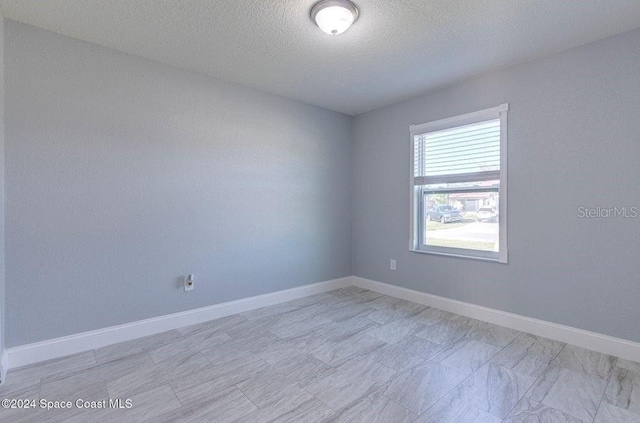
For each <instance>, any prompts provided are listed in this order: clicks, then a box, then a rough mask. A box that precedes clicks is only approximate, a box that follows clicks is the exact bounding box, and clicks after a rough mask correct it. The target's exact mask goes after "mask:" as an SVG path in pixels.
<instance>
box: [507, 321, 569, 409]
mask: <svg viewBox="0 0 640 423" xmlns="http://www.w3.org/2000/svg"><path fill="white" fill-rule="evenodd" d="M523 333H524V332H523ZM563 344H564V346H563V347H562V348H561V349H560V351H558V352H557V353H556V354H555V355H554V356H553V357H552V358H551V360H549V364H547V367H545V368H544V370H543V371H542V372H541V373H540V376H538V377H537V378H536V380H534V381H533V384H532V385H531V386H530V387H529V389H527V391H526V392H525V393H524V395H523V396H522V398H520V399H519V400H518V401H517V402H516V403H515V405H514V406H513V407H512V408H511V410H509V413H508V414H507V417H505V418H504V420H506V419H507V418H509V414H511V413H512V412H513V410H515V408H516V407H517V406H518V403H519V402H520V401H522V400H523V399H525V398H527V395H528V394H529V392H531V390H532V389H533V388H534V387H535V386H536V385H537V384H538V381H539V380H540V378H542V376H544V374H545V373H546V371H547V370H549V368H550V367H551V363H553V360H555V359H556V358H557V357H558V356H559V355H560V353H561V352H562V351H564V349H565V348H566V347H567V344H566V343H564V342H563ZM541 404H542V403H541ZM547 407H548V406H547ZM549 408H552V409H553V410H555V408H553V407H549ZM558 411H560V410H558Z"/></svg>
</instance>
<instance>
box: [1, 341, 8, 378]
mask: <svg viewBox="0 0 640 423" xmlns="http://www.w3.org/2000/svg"><path fill="white" fill-rule="evenodd" d="M7 370H9V354H8V353H7V350H4V349H3V350H2V352H0V385H1V384H3V383H4V382H5V380H6V377H7Z"/></svg>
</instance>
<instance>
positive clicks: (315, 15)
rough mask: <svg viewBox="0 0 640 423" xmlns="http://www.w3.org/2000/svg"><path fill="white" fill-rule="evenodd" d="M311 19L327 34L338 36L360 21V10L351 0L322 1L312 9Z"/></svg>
mask: <svg viewBox="0 0 640 423" xmlns="http://www.w3.org/2000/svg"><path fill="white" fill-rule="evenodd" d="M311 19H313V20H314V22H315V23H316V24H317V25H318V26H319V27H320V29H321V30H323V31H324V32H326V33H327V34H331V35H338V34H342V33H343V32H345V31H346V30H347V29H349V27H350V26H351V25H352V24H353V23H354V22H355V21H356V19H358V8H357V7H356V5H355V4H353V3H351V2H350V1H349V0H322V1H320V2H318V3H316V4H315V6H313V8H312V9H311Z"/></svg>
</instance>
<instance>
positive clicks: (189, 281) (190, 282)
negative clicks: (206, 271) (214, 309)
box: [184, 273, 195, 292]
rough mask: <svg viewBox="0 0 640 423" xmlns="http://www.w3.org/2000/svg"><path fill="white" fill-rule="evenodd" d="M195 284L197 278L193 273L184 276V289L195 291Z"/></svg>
mask: <svg viewBox="0 0 640 423" xmlns="http://www.w3.org/2000/svg"><path fill="white" fill-rule="evenodd" d="M194 285H195V280H194V278H193V273H189V276H187V277H186V278H184V290H185V292H186V291H193V286H194Z"/></svg>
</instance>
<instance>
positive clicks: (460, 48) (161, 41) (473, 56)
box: [0, 0, 640, 114]
mask: <svg viewBox="0 0 640 423" xmlns="http://www.w3.org/2000/svg"><path fill="white" fill-rule="evenodd" d="M354 1H355V2H356V4H357V5H358V7H359V8H360V11H361V14H360V18H359V19H358V21H357V22H356V23H355V25H354V26H353V27H352V28H351V29H350V30H348V31H347V32H346V33H344V34H342V35H339V36H330V35H327V34H325V33H323V32H321V31H320V30H319V29H318V28H317V27H316V26H315V25H314V24H313V23H312V22H311V19H310V18H309V11H310V9H311V6H312V5H313V3H314V2H315V1H314V0H262V1H260V0H47V1H43V0H0V4H1V5H2V13H3V15H4V16H5V17H6V18H9V19H13V20H16V21H19V22H25V23H28V24H32V25H35V26H39V27H42V28H45V29H49V30H52V31H56V32H60V33H62V34H66V35H69V36H72V37H76V38H80V39H83V40H86V41H90V42H93V43H96V44H100V45H103V46H107V47H112V48H115V49H118V50H121V51H125V52H128V53H132V54H136V55H139V56H143V57H147V58H150V59H153V60H156V61H158V62H163V63H168V64H171V65H175V66H179V67H182V68H185V69H190V70H194V71H197V72H201V73H205V74H209V75H213V76H216V77H219V78H222V79H225V80H228V81H234V82H237V83H240V84H244V85H248V86H252V87H256V88H260V89H263V90H265V91H269V92H272V93H276V94H280V95H282V96H285V97H289V98H293V99H297V100H301V101H304V102H307V103H311V104H315V105H318V106H322V107H325V108H328V109H332V110H337V111H340V112H344V113H348V114H358V113H361V112H364V111H367V110H370V109H373V108H376V107H379V106H383V105H386V104H390V103H393V102H396V101H399V100H402V99H405V98H409V97H413V96H416V95H418V94H420V93H423V92H426V91H429V90H433V89H437V88H439V87H442V86H445V85H449V84H451V83H454V82H455V81H457V80H460V79H464V78H468V77H470V76H474V75H478V74H481V73H483V72H487V71H489V70H491V69H496V68H501V67H505V66H508V65H512V64H516V63H521V62H524V61H527V60H530V59H532V58H535V57H540V56H544V55H548V54H551V53H554V52H558V51H561V50H565V49H568V48H571V47H576V46H579V45H582V44H586V43H588V42H591V41H594V40H597V39H601V38H604V37H607V36H609V35H613V34H616V33H620V32H624V31H627V30H631V29H634V28H638V27H640V1H639V0H580V1H577V0H388V1H381V0H354Z"/></svg>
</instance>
